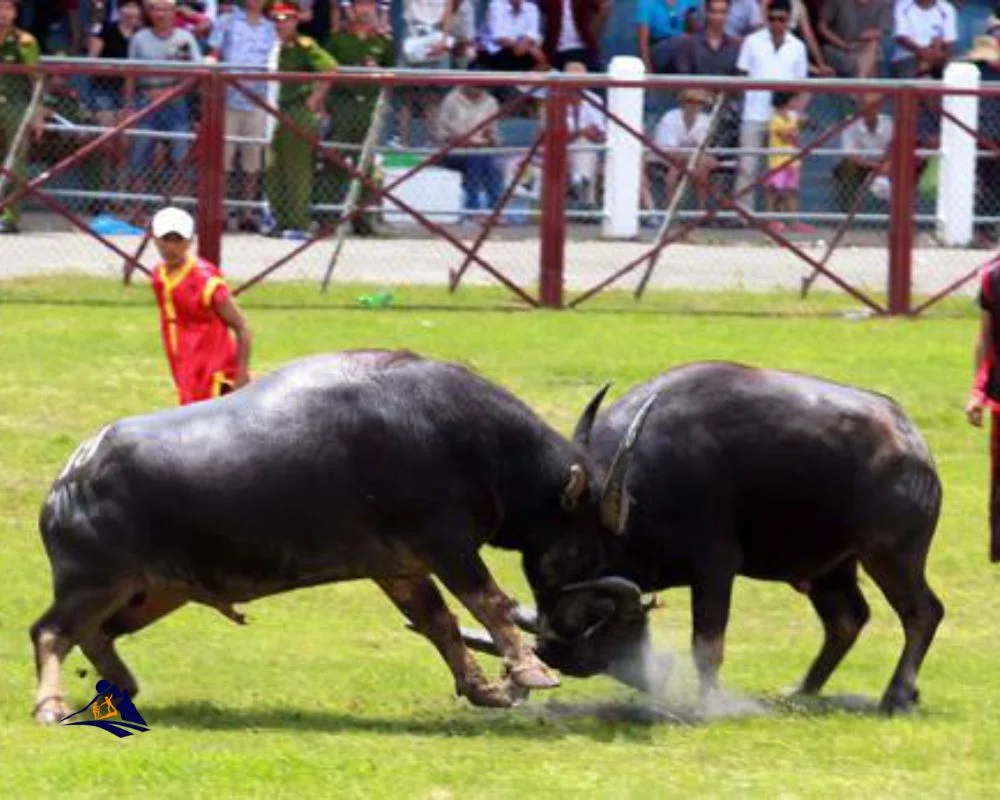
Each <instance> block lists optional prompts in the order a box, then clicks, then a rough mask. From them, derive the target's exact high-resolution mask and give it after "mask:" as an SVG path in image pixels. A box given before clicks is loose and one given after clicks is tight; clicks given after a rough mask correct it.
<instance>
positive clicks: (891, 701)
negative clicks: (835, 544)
mask: <svg viewBox="0 0 1000 800" xmlns="http://www.w3.org/2000/svg"><path fill="white" fill-rule="evenodd" d="M928 539H929V537H928ZM925 559H926V549H924V550H923V551H917V550H915V549H913V548H911V549H909V550H903V551H902V552H900V550H897V549H892V548H888V547H882V548H879V549H878V550H876V551H873V552H870V553H864V554H862V557H861V564H862V565H863V566H864V568H865V570H866V571H867V572H868V574H869V575H871V577H872V580H874V581H875V583H877V584H878V587H879V589H881V590H882V593H883V594H884V595H885V599H886V600H888V601H889V605H891V606H892V608H893V610H894V611H895V612H896V614H897V615H898V616H899V620H900V622H901V623H902V625H903V634H904V636H905V641H904V643H903V652H902V654H901V655H900V657H899V663H898V664H897V665H896V670H895V672H894V673H893V675H892V679H891V680H890V681H889V686H888V688H887V689H886V690H885V694H884V695H883V696H882V702H881V704H880V708H881V710H882V711H884V712H886V713H890V714H891V713H893V712H895V711H908V710H910V709H911V708H912V707H913V706H914V705H915V704H916V702H917V700H918V697H919V692H918V691H917V672H918V671H919V670H920V665H921V663H922V662H923V660H924V656H925V655H927V650H928V648H929V647H930V646H931V642H932V641H933V639H934V634H935V632H936V631H937V627H938V625H939V624H940V623H941V620H942V619H943V618H944V606H943V605H941V601H940V600H939V599H938V598H937V596H936V595H935V594H934V592H933V591H931V588H930V587H929V586H928V585H927V579H926V578H925V577H924V562H925Z"/></svg>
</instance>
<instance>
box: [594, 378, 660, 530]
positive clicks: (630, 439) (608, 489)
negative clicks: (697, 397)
mask: <svg viewBox="0 0 1000 800" xmlns="http://www.w3.org/2000/svg"><path fill="white" fill-rule="evenodd" d="M657 396H658V395H656V394H653V395H652V396H651V397H650V398H649V399H648V400H646V402H645V403H643V404H642V408H640V409H639V411H638V413H636V415H635V416H634V417H633V418H632V422H631V423H630V424H629V426H628V431H626V433H625V438H624V439H622V442H621V444H619V445H618V452H617V453H615V457H614V459H613V460H612V461H611V466H610V467H609V468H608V476H607V478H606V479H605V481H604V489H603V491H602V492H601V521H602V522H603V523H604V524H605V525H606V526H607V527H608V528H610V529H611V530H613V531H614V532H615V533H617V534H619V535H621V534H623V533H625V531H626V529H627V527H628V512H629V505H630V502H631V501H630V499H629V496H628V492H627V491H626V489H625V478H626V474H627V472H628V465H629V461H630V460H631V457H632V449H633V448H634V447H635V443H636V441H637V440H638V438H639V432H640V431H641V430H642V426H643V424H644V423H645V421H646V416H647V415H648V414H649V411H650V409H651V408H652V407H653V403H654V402H656V398H657Z"/></svg>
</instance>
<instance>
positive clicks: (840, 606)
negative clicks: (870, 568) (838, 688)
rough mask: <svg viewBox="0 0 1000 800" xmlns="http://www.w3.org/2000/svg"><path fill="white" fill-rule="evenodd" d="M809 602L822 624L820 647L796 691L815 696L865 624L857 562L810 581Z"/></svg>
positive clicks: (866, 609) (866, 606)
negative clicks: (822, 635)
mask: <svg viewBox="0 0 1000 800" xmlns="http://www.w3.org/2000/svg"><path fill="white" fill-rule="evenodd" d="M809 600H810V601H811V602H812V604H813V608H815V609H816V613H817V614H818V615H819V618H820V620H822V622H823V634H824V638H823V646H822V647H821V648H820V651H819V654H818V655H817V656H816V660H815V661H813V663H812V666H811V667H809V671H808V672H807V673H806V676H805V678H804V679H803V680H802V684H801V685H800V686H799V692H801V693H802V694H816V693H817V692H819V691H820V689H822V688H823V685H824V684H825V683H826V682H827V680H828V679H829V677H830V675H832V674H833V671H834V670H835V669H836V668H837V665H838V664H840V662H841V661H842V660H843V659H844V656H845V655H847V652H848V651H849V650H850V649H851V647H852V646H853V645H854V642H855V641H857V638H858V634H860V633H861V629H862V628H863V627H864V626H865V623H866V622H868V617H869V610H868V603H866V602H865V598H864V595H863V594H861V589H860V588H859V587H858V563H857V561H855V560H854V559H850V560H849V561H846V562H844V563H843V564H840V565H839V566H837V567H835V568H834V569H833V570H832V571H830V572H828V573H827V574H826V575H823V576H822V577H820V578H817V579H816V580H815V581H813V582H812V584H811V586H810V589H809Z"/></svg>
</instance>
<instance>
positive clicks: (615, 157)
mask: <svg viewBox="0 0 1000 800" xmlns="http://www.w3.org/2000/svg"><path fill="white" fill-rule="evenodd" d="M608 74H609V75H610V76H611V77H613V78H620V79H624V80H641V79H642V78H643V77H645V75H646V67H645V65H644V64H643V63H642V59H640V58H636V57H635V56H615V57H614V58H612V59H611V63H610V64H609V65H608ZM644 95H645V90H644V89H641V88H639V89H625V88H621V87H615V88H612V89H609V90H608V110H609V111H610V112H611V113H612V114H614V115H615V116H617V117H620V118H621V119H622V120H624V121H625V122H627V123H628V124H629V125H631V126H632V127H633V128H634V129H635V130H637V131H641V130H642V129H643V125H642V109H643V103H644ZM641 170H642V142H640V141H639V140H638V139H637V138H636V137H635V136H633V135H632V133H631V132H629V131H627V130H625V128H623V127H622V126H621V125H615V124H610V125H608V146H607V154H606V155H605V158H604V230H603V231H602V233H603V235H604V236H605V237H607V238H611V239H631V238H632V237H633V236H635V235H636V234H637V233H638V232H639V183H640V177H641Z"/></svg>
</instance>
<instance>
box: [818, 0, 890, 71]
mask: <svg viewBox="0 0 1000 800" xmlns="http://www.w3.org/2000/svg"><path fill="white" fill-rule="evenodd" d="M891 24H892V7H891V6H890V4H889V0H826V2H825V3H824V4H823V6H822V9H821V11H820V17H819V25H818V28H819V34H820V38H821V39H823V40H824V42H825V44H824V45H823V55H824V56H825V57H826V60H827V63H829V64H830V66H831V67H833V70H834V72H836V74H837V75H838V76H839V77H841V78H874V77H875V76H876V73H877V72H878V62H879V60H880V58H881V55H882V50H881V41H882V36H883V35H884V33H885V31H887V30H889V26H890V25H891Z"/></svg>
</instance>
